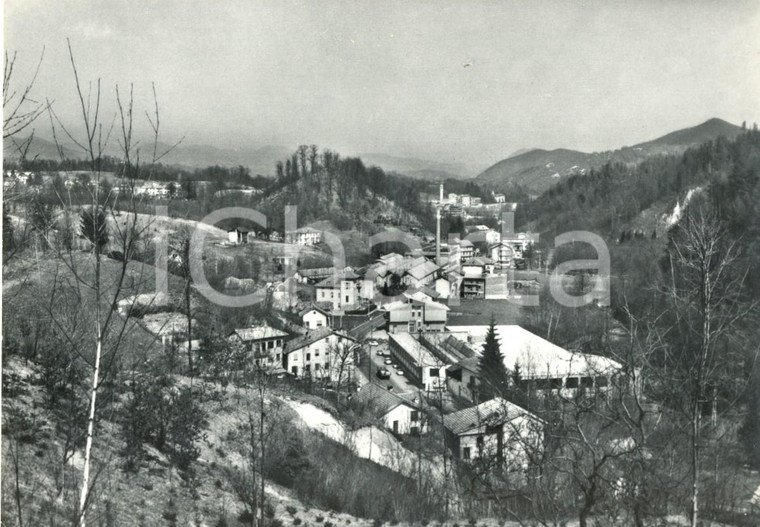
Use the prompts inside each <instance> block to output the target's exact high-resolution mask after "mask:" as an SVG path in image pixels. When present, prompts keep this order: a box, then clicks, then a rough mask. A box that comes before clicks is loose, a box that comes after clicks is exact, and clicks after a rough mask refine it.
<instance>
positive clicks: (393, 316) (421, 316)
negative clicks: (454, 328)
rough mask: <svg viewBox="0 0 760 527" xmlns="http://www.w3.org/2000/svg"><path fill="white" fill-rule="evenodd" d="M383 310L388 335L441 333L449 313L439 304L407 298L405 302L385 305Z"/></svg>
mask: <svg viewBox="0 0 760 527" xmlns="http://www.w3.org/2000/svg"><path fill="white" fill-rule="evenodd" d="M384 309H385V310H386V311H388V333H417V332H420V331H443V330H444V329H445V327H446V321H447V319H448V312H449V308H448V307H447V306H445V305H444V304H441V303H439V302H433V301H429V300H417V299H410V298H408V297H407V301H400V300H398V301H395V302H391V303H390V304H386V305H385V306H384Z"/></svg>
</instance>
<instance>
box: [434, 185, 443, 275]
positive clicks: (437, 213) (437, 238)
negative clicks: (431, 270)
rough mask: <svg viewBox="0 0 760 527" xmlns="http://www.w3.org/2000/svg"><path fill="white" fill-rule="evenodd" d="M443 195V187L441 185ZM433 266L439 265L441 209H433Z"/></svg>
mask: <svg viewBox="0 0 760 527" xmlns="http://www.w3.org/2000/svg"><path fill="white" fill-rule="evenodd" d="M441 193H443V185H441ZM435 265H441V207H440V206H439V207H437V208H436V209H435Z"/></svg>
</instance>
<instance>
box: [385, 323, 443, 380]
mask: <svg viewBox="0 0 760 527" xmlns="http://www.w3.org/2000/svg"><path fill="white" fill-rule="evenodd" d="M388 338H389V339H388V349H389V350H390V353H391V357H393V358H394V359H395V360H397V361H398V362H399V363H400V364H401V366H402V367H403V369H404V371H406V373H407V376H408V378H409V379H411V380H412V381H413V382H414V383H415V384H416V385H417V386H420V387H421V388H422V389H423V390H425V391H440V390H445V389H446V368H445V366H446V364H444V363H442V362H441V361H440V360H439V359H438V358H437V357H436V356H435V355H433V353H432V352H431V351H430V350H429V349H428V348H427V347H425V346H424V345H423V344H422V343H420V341H419V340H417V339H415V338H414V337H413V336H412V335H410V334H409V333H395V334H390V335H388Z"/></svg>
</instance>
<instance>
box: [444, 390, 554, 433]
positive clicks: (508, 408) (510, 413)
mask: <svg viewBox="0 0 760 527" xmlns="http://www.w3.org/2000/svg"><path fill="white" fill-rule="evenodd" d="M523 416H526V417H530V418H533V419H536V420H539V419H538V417H536V416H535V415H533V414H531V413H530V412H529V411H528V410H526V409H524V408H522V407H520V406H517V405H516V404H514V403H511V402H509V401H507V400H506V399H502V398H500V397H497V398H495V399H491V400H490V401H486V402H484V403H480V404H479V405H477V406H472V407H470V408H465V409H464V410H459V411H458V412H453V413H450V414H447V415H445V416H443V424H444V426H445V427H446V428H448V429H449V430H450V431H451V432H452V433H454V434H456V435H461V434H465V433H467V432H470V431H473V430H478V429H480V428H482V427H486V426H495V425H501V424H504V423H506V422H509V421H511V420H513V419H516V418H518V417H523Z"/></svg>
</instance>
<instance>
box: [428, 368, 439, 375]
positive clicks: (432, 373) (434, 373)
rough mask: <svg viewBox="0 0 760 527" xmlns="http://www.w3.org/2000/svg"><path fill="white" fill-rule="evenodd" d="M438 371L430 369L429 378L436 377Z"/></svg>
mask: <svg viewBox="0 0 760 527" xmlns="http://www.w3.org/2000/svg"><path fill="white" fill-rule="evenodd" d="M438 370H439V368H430V376H431V377H438Z"/></svg>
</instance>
